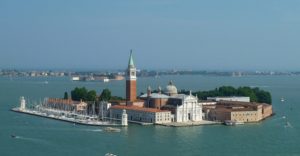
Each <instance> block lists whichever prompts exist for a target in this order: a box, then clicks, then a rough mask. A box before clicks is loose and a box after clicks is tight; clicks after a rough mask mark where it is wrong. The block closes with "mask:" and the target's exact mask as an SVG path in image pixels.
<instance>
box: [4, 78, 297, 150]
mask: <svg viewBox="0 0 300 156" xmlns="http://www.w3.org/2000/svg"><path fill="white" fill-rule="evenodd" d="M169 80H173V81H174V83H175V85H176V86H177V87H178V88H179V89H188V90H193V91H196V90H208V89H214V88H215V87H219V86H222V85H232V86H236V87H238V86H253V87H254V86H255V87H260V88H262V89H265V90H268V91H270V92H271V93H272V96H273V108H274V111H275V112H276V115H275V116H273V117H272V118H269V119H267V120H265V121H263V122H259V123H255V124H245V125H241V126H236V127H227V126H223V125H214V126H198V127H183V128H172V127H162V126H140V125H134V124H130V125H129V126H128V127H127V128H122V131H121V133H105V132H103V131H102V130H101V129H102V128H101V127H88V126H78V125H76V126H74V125H73V124H70V123H65V122H60V121H55V120H51V119H44V118H39V117H35V116H29V115H25V114H18V113H15V112H11V111H9V109H10V108H12V107H15V106H18V105H19V97H20V96H26V97H29V98H30V99H33V100H39V99H42V98H43V97H63V93H64V92H65V91H70V90H72V89H73V88H74V87H76V86H79V87H82V86H85V87H87V88H89V89H95V90H97V92H98V93H100V91H101V90H102V89H104V88H109V89H110V90H112V93H113V94H114V95H118V96H124V95H125V92H124V91H125V88H124V87H125V81H112V82H110V83H102V82H72V81H70V80H69V79H68V78H13V79H12V80H10V79H9V78H0V156H19V155H24V156H27V155H28V156H40V155H43V156H48V155H49V156H50V155H51V156H52V155H64V156H66V155H72V156H83V155H88V156H99V155H104V154H105V153H108V152H110V153H114V154H117V155H120V156H123V155H125V156H140V155H143V156H152V155H174V156H181V155H188V156H194V155H196V156H197V155H205V156H211V155H212V156H214V155H215V156H220V155H221V156H222V155H224V156H232V155H236V156H240V155H246V156H247V155H249V156H253V155H255V156H257V155H261V156H291V155H295V156H296V155H300V148H299V147H300V132H299V128H300V117H299V116H300V113H299V110H300V106H299V101H300V96H299V94H300V77H299V76H250V77H239V78H237V77H211V76H164V77H160V78H158V79H155V78H139V79H138V93H140V92H145V91H146V88H147V86H148V85H151V87H152V88H153V89H156V88H157V86H158V85H161V86H162V87H164V86H166V85H167V83H168V81H169ZM44 81H48V82H49V83H48V84H45V83H44ZM281 97H284V98H285V99H286V100H285V102H284V103H281V102H280V98H281ZM283 115H285V116H287V119H288V121H289V123H290V124H291V126H288V127H286V126H285V120H284V119H283V118H282V116H283ZM11 134H14V135H17V136H18V137H17V138H11V136H10V135H11Z"/></svg>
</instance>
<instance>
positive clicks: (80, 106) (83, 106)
mask: <svg viewBox="0 0 300 156" xmlns="http://www.w3.org/2000/svg"><path fill="white" fill-rule="evenodd" d="M87 105H88V104H87V103H85V102H83V101H73V100H71V99H56V98H48V99H47V100H46V103H45V107H48V108H52V109H59V110H65V111H76V112H81V113H86V112H87Z"/></svg>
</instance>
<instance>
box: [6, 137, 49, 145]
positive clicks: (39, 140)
mask: <svg viewBox="0 0 300 156" xmlns="http://www.w3.org/2000/svg"><path fill="white" fill-rule="evenodd" d="M11 138H13V139H17V140H24V141H29V142H34V143H43V144H49V142H47V141H45V140H42V139H37V138H29V137H23V136H17V135H11Z"/></svg>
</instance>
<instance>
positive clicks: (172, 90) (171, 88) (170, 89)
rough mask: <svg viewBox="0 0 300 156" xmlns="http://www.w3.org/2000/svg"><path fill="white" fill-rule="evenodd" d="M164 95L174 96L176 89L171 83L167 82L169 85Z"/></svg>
mask: <svg viewBox="0 0 300 156" xmlns="http://www.w3.org/2000/svg"><path fill="white" fill-rule="evenodd" d="M165 93H166V94H168V95H170V96H172V95H176V94H177V93H178V92H177V88H176V86H175V85H174V84H173V82H172V81H170V82H169V84H168V85H167V87H166V90H165Z"/></svg>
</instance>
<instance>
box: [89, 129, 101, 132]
mask: <svg viewBox="0 0 300 156" xmlns="http://www.w3.org/2000/svg"><path fill="white" fill-rule="evenodd" d="M84 131H87V132H103V130H102V129H85V130H84Z"/></svg>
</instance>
